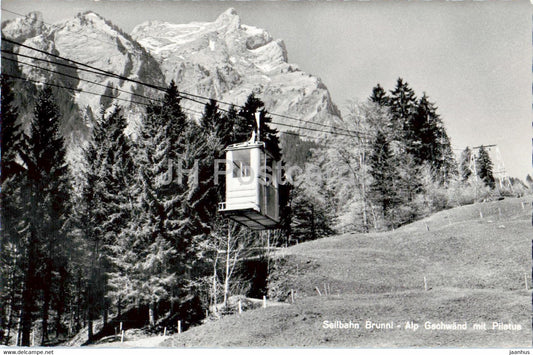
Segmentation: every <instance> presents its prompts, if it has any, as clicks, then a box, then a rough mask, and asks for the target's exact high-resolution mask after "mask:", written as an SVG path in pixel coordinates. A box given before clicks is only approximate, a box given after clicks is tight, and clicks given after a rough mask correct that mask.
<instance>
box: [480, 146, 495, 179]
mask: <svg viewBox="0 0 533 355" xmlns="http://www.w3.org/2000/svg"><path fill="white" fill-rule="evenodd" d="M476 169H477V175H478V176H479V178H480V179H481V180H482V181H483V182H484V183H485V185H487V186H488V187H490V188H491V189H494V187H495V186H496V184H495V181H494V175H493V174H492V160H491V159H490V156H489V153H488V152H487V150H486V149H485V147H484V146H481V147H480V148H479V152H478V156H477V158H476Z"/></svg>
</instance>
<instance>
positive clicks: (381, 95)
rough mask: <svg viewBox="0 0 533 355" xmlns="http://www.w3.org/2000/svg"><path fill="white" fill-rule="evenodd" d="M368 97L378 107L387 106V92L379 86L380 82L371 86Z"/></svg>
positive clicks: (388, 100)
mask: <svg viewBox="0 0 533 355" xmlns="http://www.w3.org/2000/svg"><path fill="white" fill-rule="evenodd" d="M368 99H369V101H370V102H373V103H375V104H377V105H378V106H380V107H385V106H388V105H389V102H390V99H389V97H388V96H387V92H386V91H385V90H384V89H383V88H382V87H381V85H380V84H377V85H376V86H375V87H373V88H372V94H371V95H370V97H369V98H368Z"/></svg>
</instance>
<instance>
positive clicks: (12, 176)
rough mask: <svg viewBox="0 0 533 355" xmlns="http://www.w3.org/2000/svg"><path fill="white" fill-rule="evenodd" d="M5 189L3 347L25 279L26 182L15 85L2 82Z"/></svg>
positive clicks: (0, 248)
mask: <svg viewBox="0 0 533 355" xmlns="http://www.w3.org/2000/svg"><path fill="white" fill-rule="evenodd" d="M1 80H2V81H1V84H2V100H1V105H2V107H1V116H0V119H1V123H0V129H1V138H0V139H1V153H2V159H1V161H0V163H1V170H0V171H1V175H0V178H1V189H0V194H1V195H0V200H1V201H2V203H1V205H0V208H1V209H0V225H1V227H2V237H1V238H0V285H2V292H1V295H0V344H5V345H8V343H9V340H10V337H11V332H12V329H13V328H14V326H15V324H14V322H15V319H16V316H17V314H18V313H19V310H20V309H19V306H20V292H19V287H18V285H19V284H20V283H22V280H21V277H22V276H23V274H22V272H21V271H22V270H21V265H20V258H21V255H22V254H23V253H24V251H23V250H22V246H21V243H20V242H21V238H20V232H21V230H20V224H19V222H20V220H21V219H22V217H23V215H24V207H25V206H24V201H23V194H22V193H23V188H24V183H23V179H24V178H25V174H24V172H25V170H24V168H23V167H22V166H20V165H19V164H18V162H17V159H18V158H19V156H20V151H21V149H22V146H23V139H24V136H23V133H22V129H21V127H20V125H19V124H18V123H17V120H18V110H17V107H15V105H14V95H13V93H12V91H11V83H10V82H8V81H7V79H5V78H4V77H2V79H1Z"/></svg>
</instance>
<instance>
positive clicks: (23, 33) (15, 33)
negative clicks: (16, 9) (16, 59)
mask: <svg viewBox="0 0 533 355" xmlns="http://www.w3.org/2000/svg"><path fill="white" fill-rule="evenodd" d="M46 29H47V26H46V25H45V23H44V22H43V14H42V13H41V12H39V11H32V12H30V13H28V14H27V15H26V16H25V17H19V18H16V19H13V20H8V21H5V22H3V23H2V34H3V35H4V36H6V37H8V38H10V39H12V40H14V41H24V40H25V39H27V38H30V37H34V36H37V35H39V34H41V33H43V32H44V31H46Z"/></svg>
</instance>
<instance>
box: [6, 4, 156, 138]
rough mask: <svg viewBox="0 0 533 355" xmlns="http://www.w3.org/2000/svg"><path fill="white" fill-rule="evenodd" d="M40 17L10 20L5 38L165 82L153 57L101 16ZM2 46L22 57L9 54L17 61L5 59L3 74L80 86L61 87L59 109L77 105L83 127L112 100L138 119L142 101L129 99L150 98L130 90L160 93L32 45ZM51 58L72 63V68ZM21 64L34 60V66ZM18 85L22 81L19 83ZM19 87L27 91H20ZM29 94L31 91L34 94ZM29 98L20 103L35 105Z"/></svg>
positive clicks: (146, 79) (132, 76) (130, 75)
mask: <svg viewBox="0 0 533 355" xmlns="http://www.w3.org/2000/svg"><path fill="white" fill-rule="evenodd" d="M41 18H42V15H41V14H39V13H30V14H28V15H27V16H26V17H25V18H24V19H21V18H19V19H16V20H12V21H6V22H5V23H3V25H2V33H3V35H4V36H5V37H6V38H8V39H11V40H14V41H16V42H20V43H22V44H24V45H26V46H29V47H33V48H37V49H40V50H43V51H46V52H50V53H54V54H56V55H59V56H61V57H65V58H69V59H72V60H74V61H77V62H80V63H85V64H88V65H91V66H93V67H96V68H100V69H103V70H106V71H109V72H113V73H116V74H119V75H122V76H124V77H127V78H130V79H135V80H138V81H141V82H148V83H151V84H157V85H161V86H164V77H163V74H162V73H161V70H160V68H159V64H158V63H157V62H156V61H155V60H154V59H153V58H152V56H151V55H150V54H148V53H147V52H146V50H145V49H144V48H142V47H141V46H140V45H139V43H137V42H136V41H134V40H133V39H132V38H131V37H130V36H129V35H128V34H126V33H124V32H123V31H121V30H120V29H118V28H117V27H115V26H114V25H113V24H111V23H110V22H109V21H107V20H105V19H104V18H102V17H101V16H99V15H97V14H95V13H93V12H86V13H83V14H78V15H77V16H76V17H75V18H73V19H68V20H64V21H62V22H59V23H56V24H54V25H46V24H45V23H43V22H42V20H41ZM2 47H3V49H7V50H9V51H14V52H16V53H17V54H18V55H13V56H11V57H12V58H14V59H16V60H17V61H18V62H19V63H17V64H13V63H11V62H9V61H3V62H2V69H3V70H2V71H3V72H5V73H8V74H16V75H18V76H22V77H25V78H28V79H31V80H36V81H41V82H46V83H54V84H56V85H60V86H65V87H68V88H73V89H77V90H78V92H75V93H73V92H72V91H70V94H68V90H63V95H61V92H60V93H59V95H60V96H64V97H60V98H59V101H60V106H61V107H60V108H62V113H63V116H65V115H67V114H70V113H71V112H65V106H69V105H68V104H66V103H65V101H70V104H71V105H73V106H76V108H73V109H72V110H73V111H77V112H78V114H79V116H80V117H82V121H83V122H82V123H83V124H85V125H89V126H90V125H91V121H92V120H93V119H95V118H96V117H97V116H101V110H102V109H104V110H106V109H109V107H111V105H112V104H113V103H117V104H120V105H121V106H122V107H123V108H124V112H125V114H126V115H127V117H128V118H129V119H130V121H135V118H138V117H140V114H141V113H142V109H143V105H139V104H136V103H131V101H135V102H147V100H146V99H143V98H141V97H139V96H135V95H132V94H131V93H135V94H139V95H145V96H148V97H156V96H155V92H153V91H150V89H147V88H146V87H145V86H143V85H137V84H135V83H132V82H128V81H125V80H121V79H119V78H110V77H108V76H105V75H98V74H95V73H89V72H86V71H83V70H79V69H77V68H80V69H81V68H83V66H79V65H76V64H74V63H72V62H68V61H65V60H61V59H58V58H54V57H50V56H48V55H46V54H44V53H39V52H37V51H34V50H32V49H29V48H25V47H22V46H13V44H10V43H8V42H3V43H2ZM31 57H33V58H31ZM4 62H5V63H4ZM53 62H60V63H63V64H68V65H69V66H70V67H68V66H62V65H59V64H55V63H53ZM22 63H28V64H31V65H33V67H32V66H28V65H24V64H22ZM37 67H40V68H45V69H40V68H37ZM59 73H62V74H65V75H61V74H59ZM16 85H21V84H20V83H19V82H17V83H16ZM24 85H27V84H24ZM19 91H20V92H21V94H23V95H24V94H25V92H23V91H22V90H19ZM128 92H129V93H128ZM94 94H97V95H94ZM101 94H106V95H109V96H112V97H115V99H113V98H102V97H100V96H99V95H101ZM28 95H31V92H29V93H28ZM29 101H31V100H29V99H28V105H21V106H22V107H26V106H31V105H29V104H30V102H29ZM23 111H24V110H23ZM63 126H64V128H65V130H66V132H64V133H65V134H66V135H67V136H68V135H69V133H71V132H70V131H69V129H70V130H74V131H76V130H77V129H79V128H80V127H75V125H72V124H68V125H67V126H69V127H68V128H69V129H67V127H65V123H64V124H63Z"/></svg>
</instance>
